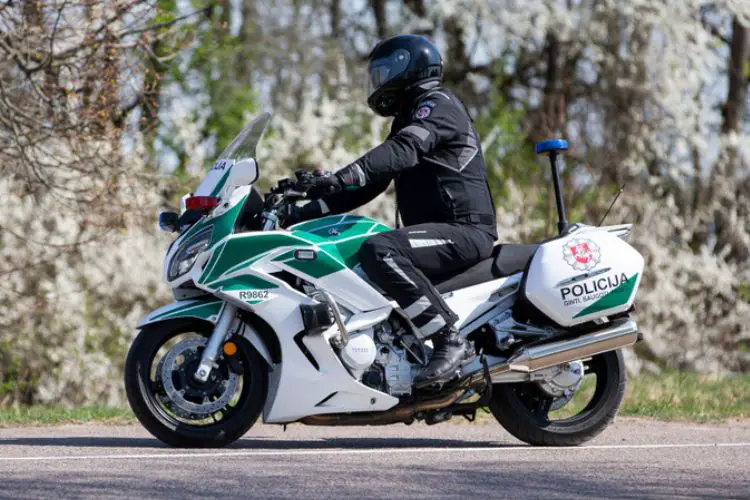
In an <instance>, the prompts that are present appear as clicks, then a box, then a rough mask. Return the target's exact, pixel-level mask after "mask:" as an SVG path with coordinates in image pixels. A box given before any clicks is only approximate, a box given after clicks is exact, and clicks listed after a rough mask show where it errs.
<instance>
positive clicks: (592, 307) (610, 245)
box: [525, 230, 643, 326]
mask: <svg viewBox="0 0 750 500" xmlns="http://www.w3.org/2000/svg"><path fill="white" fill-rule="evenodd" d="M642 274H643V257H642V256H641V254H639V253H638V252H637V251H636V250H635V249H634V248H633V247H631V246H630V245H628V244H627V243H626V242H625V241H624V240H622V239H620V238H618V237H617V236H616V235H615V234H613V233H611V232H608V231H604V230H590V231H582V232H575V233H573V234H570V235H568V236H565V237H563V238H560V239H556V240H553V241H550V242H547V243H545V244H544V245H542V246H541V247H540V248H539V250H537V252H536V254H535V255H534V257H533V259H532V262H531V267H530V268H529V275H528V278H527V283H526V288H525V294H526V297H527V298H528V299H529V301H530V302H531V303H532V304H533V305H534V306H536V307H537V308H538V309H539V310H540V311H542V312H543V313H544V314H546V315H547V316H549V318H550V319H552V320H553V321H555V322H556V323H558V324H559V325H561V326H572V325H576V324H580V323H584V322H586V321H591V320H593V319H597V318H602V317H605V316H610V315H612V314H616V313H619V312H623V311H627V310H628V309H630V307H631V306H632V305H633V301H634V300H635V295H636V292H637V290H638V285H639V284H640V281H641V275H642Z"/></svg>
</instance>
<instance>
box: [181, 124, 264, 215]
mask: <svg viewBox="0 0 750 500" xmlns="http://www.w3.org/2000/svg"><path fill="white" fill-rule="evenodd" d="M270 119H271V115H270V114H269V113H263V114H261V115H259V116H257V117H256V118H255V119H254V120H253V121H251V122H250V123H248V124H247V126H246V127H245V128H244V129H242V132H240V133H239V134H237V136H236V137H235V138H234V139H233V140H232V142H231V143H230V144H229V146H227V148H226V149H225V150H224V152H223V153H221V156H220V157H219V158H218V159H217V160H216V162H215V163H214V165H213V167H211V170H209V171H208V174H207V175H206V177H205V178H204V179H203V181H202V182H201V184H200V186H198V189H196V190H195V193H193V194H195V195H196V196H208V197H214V198H220V199H224V200H226V199H229V196H231V194H232V192H233V191H234V190H235V189H236V188H238V187H240V186H247V185H249V184H253V183H254V182H255V181H256V180H258V176H259V172H258V162H257V161H255V149H256V147H257V146H258V142H259V141H260V138H261V136H262V135H263V131H264V130H265V129H266V126H267V125H268V122H269V121H270ZM180 208H181V211H184V206H182V205H181V207H180Z"/></svg>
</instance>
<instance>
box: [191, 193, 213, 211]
mask: <svg viewBox="0 0 750 500" xmlns="http://www.w3.org/2000/svg"><path fill="white" fill-rule="evenodd" d="M218 204H219V199H218V198H216V197H213V196H191V197H190V198H188V199H186V200H185V208H187V209H188V210H207V209H209V208H214V207H215V206H216V205H218Z"/></svg>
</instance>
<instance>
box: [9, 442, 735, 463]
mask: <svg viewBox="0 0 750 500" xmlns="http://www.w3.org/2000/svg"><path fill="white" fill-rule="evenodd" d="M12 444H13V440H12V439H9V440H0V452H1V451H2V448H3V445H6V446H7V445H12ZM674 448H750V442H747V443H674V444H669V443H667V444H610V445H608V444H603V445H590V446H576V447H559V446H496V447H486V446H485V447H464V448H453V447H443V448H407V447H404V448H372V449H366V450H362V449H352V450H342V449H334V448H332V449H317V450H236V451H231V450H230V451H215V452H209V453H206V452H191V453H185V452H179V453H170V452H165V453H141V454H124V455H61V456H46V457H44V456H41V457H0V462H22V461H60V460H143V459H167V460H169V459H174V458H199V457H202V458H219V457H255V456H279V455H283V456H304V455H368V454H384V455H387V454H396V453H398V454H409V453H460V452H471V453H481V452H488V451H491V452H497V451H503V452H516V451H521V452H529V451H531V452H533V451H579V450H580V451H585V450H642V449H674Z"/></svg>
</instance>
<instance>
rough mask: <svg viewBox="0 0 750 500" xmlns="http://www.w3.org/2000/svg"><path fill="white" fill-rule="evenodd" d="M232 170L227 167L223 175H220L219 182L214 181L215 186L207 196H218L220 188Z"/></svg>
mask: <svg viewBox="0 0 750 500" xmlns="http://www.w3.org/2000/svg"><path fill="white" fill-rule="evenodd" d="M231 171H232V169H231V168H228V169H227V171H226V172H225V173H224V175H222V176H221V179H219V182H217V183H216V187H215V188H214V189H213V191H211V194H210V195H209V196H218V195H219V193H220V192H221V189H222V188H223V187H224V184H226V183H227V179H228V178H229V173H230V172H231Z"/></svg>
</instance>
